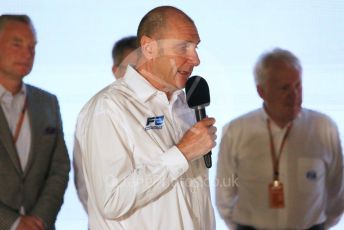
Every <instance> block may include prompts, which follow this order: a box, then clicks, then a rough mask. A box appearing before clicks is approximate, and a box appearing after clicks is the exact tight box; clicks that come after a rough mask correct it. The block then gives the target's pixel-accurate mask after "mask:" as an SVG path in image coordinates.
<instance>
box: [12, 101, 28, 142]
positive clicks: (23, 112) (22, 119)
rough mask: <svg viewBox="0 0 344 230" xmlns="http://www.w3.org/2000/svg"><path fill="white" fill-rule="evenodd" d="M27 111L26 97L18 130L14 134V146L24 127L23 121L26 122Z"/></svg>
mask: <svg viewBox="0 0 344 230" xmlns="http://www.w3.org/2000/svg"><path fill="white" fill-rule="evenodd" d="M26 109H27V98H26V97H25V101H24V105H23V108H22V111H21V113H20V117H19V119H18V121H17V125H16V130H15V132H14V134H13V143H14V144H15V143H16V142H17V140H18V137H19V133H20V130H21V128H22V126H23V121H24V116H25V112H26Z"/></svg>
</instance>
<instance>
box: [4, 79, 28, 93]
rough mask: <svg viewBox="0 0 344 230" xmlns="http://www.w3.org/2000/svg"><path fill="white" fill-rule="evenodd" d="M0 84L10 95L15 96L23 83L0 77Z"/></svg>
mask: <svg viewBox="0 0 344 230" xmlns="http://www.w3.org/2000/svg"><path fill="white" fill-rule="evenodd" d="M0 84H1V85H2V86H3V87H4V88H5V89H6V90H8V91H9V92H11V93H12V95H15V94H17V93H18V92H19V91H20V89H21V87H22V84H23V82H22V81H16V80H11V79H6V78H2V77H0Z"/></svg>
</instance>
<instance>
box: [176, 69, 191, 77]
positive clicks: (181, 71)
mask: <svg viewBox="0 0 344 230" xmlns="http://www.w3.org/2000/svg"><path fill="white" fill-rule="evenodd" d="M177 72H178V74H179V75H181V76H183V77H186V78H188V77H189V76H190V75H191V71H184V70H178V71H177Z"/></svg>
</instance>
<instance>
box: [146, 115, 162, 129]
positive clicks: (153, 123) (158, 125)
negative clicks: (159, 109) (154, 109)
mask: <svg viewBox="0 0 344 230" xmlns="http://www.w3.org/2000/svg"><path fill="white" fill-rule="evenodd" d="M164 119H165V118H164V115H161V116H156V117H148V118H147V123H146V127H145V131H147V130H150V129H162V126H163V125H164Z"/></svg>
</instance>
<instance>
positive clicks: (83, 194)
mask: <svg viewBox="0 0 344 230" xmlns="http://www.w3.org/2000/svg"><path fill="white" fill-rule="evenodd" d="M136 40H137V39H136V36H129V37H124V38H121V39H120V40H118V41H117V42H116V43H115V44H114V46H113V48H112V51H111V55H112V60H113V65H112V73H113V75H114V77H115V78H116V79H119V78H122V77H123V76H124V74H125V71H126V69H127V66H128V65H129V64H131V65H133V66H134V65H135V64H136V62H137V52H136V50H137V42H136ZM81 157H82V153H81V150H80V146H79V143H78V142H77V140H74V149H73V169H74V184H75V188H76V191H77V194H78V197H79V200H80V202H81V204H82V206H83V208H84V210H85V211H86V212H87V189H86V184H85V179H84V174H83V171H82V162H81V161H82V160H81Z"/></svg>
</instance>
